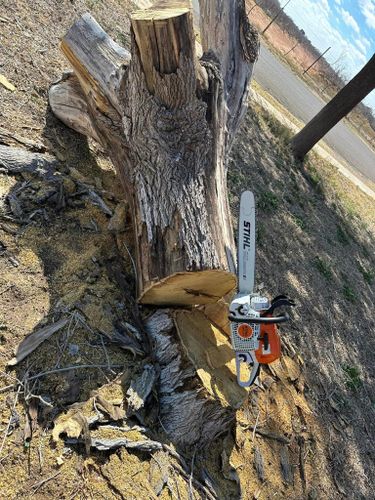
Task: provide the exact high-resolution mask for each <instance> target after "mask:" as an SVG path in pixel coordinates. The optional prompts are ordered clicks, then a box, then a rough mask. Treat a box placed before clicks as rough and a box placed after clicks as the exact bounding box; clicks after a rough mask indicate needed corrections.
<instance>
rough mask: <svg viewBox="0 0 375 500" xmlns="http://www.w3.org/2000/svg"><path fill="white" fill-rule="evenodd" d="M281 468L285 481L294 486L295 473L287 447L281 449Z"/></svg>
mask: <svg viewBox="0 0 375 500" xmlns="http://www.w3.org/2000/svg"><path fill="white" fill-rule="evenodd" d="M280 467H281V474H282V476H283V480H284V481H285V482H286V483H287V484H293V471H292V467H291V465H290V461H289V451H288V447H287V446H283V447H282V448H281V452H280Z"/></svg>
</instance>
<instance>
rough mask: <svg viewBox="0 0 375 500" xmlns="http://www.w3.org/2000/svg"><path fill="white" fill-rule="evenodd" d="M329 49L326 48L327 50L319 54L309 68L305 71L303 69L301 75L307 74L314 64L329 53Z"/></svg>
mask: <svg viewBox="0 0 375 500" xmlns="http://www.w3.org/2000/svg"><path fill="white" fill-rule="evenodd" d="M330 48H331V47H328V49H326V50H325V51H324V52H323V54H320V56H319V57H318V58H317V59H315V61H314V62H313V63H312V64H310V66H309V67H308V68H307V69H305V71H304V72H303V73H302V74H303V75H304V74H305V73H307V72H308V71H309V69H311V68H312V67H313V66H314V64H316V63H317V62H318V61H319V59H321V58H322V57H323V56H324V54H327V52H328V51H329V49H330Z"/></svg>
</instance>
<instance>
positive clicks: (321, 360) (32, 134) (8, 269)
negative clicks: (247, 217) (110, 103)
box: [0, 0, 375, 499]
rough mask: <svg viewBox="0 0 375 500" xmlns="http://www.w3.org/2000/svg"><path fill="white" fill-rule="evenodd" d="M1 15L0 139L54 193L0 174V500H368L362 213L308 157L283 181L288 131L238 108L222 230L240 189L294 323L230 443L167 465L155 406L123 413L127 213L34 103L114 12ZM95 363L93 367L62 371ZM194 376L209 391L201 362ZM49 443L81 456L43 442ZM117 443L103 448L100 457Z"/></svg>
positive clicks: (341, 183)
mask: <svg viewBox="0 0 375 500" xmlns="http://www.w3.org/2000/svg"><path fill="white" fill-rule="evenodd" d="M5 7H6V9H5ZM0 8H1V14H0V18H1V20H0V46H1V51H0V64H1V66H0V72H1V73H2V74H4V75H6V77H7V78H8V79H9V81H11V82H12V83H13V84H14V85H15V86H16V91H15V92H13V93H12V92H9V91H6V90H5V89H3V88H1V87H0V102H1V107H0V119H1V127H2V128H1V129H0V141H1V143H6V144H10V145H18V146H22V147H25V148H27V147H29V148H34V149H35V148H41V149H42V150H46V151H47V152H49V153H50V154H53V155H55V156H56V157H57V159H58V161H59V163H58V165H59V166H58V170H59V175H60V178H61V180H62V182H60V183H58V189H57V187H56V185H55V184H53V183H52V184H51V183H49V182H47V181H46V179H43V178H37V177H35V176H31V175H27V174H23V175H18V176H12V175H7V174H6V173H1V174H0V370H1V371H0V380H1V382H2V383H1V387H0V468H1V478H0V497H1V498H12V499H16V498H31V497H33V498H38V499H45V498H65V499H79V498H80V499H84V498H94V499H99V498H105V499H116V498H155V497H156V496H157V495H159V496H160V498H181V499H182V498H206V497H208V498H225V499H227V498H228V499H229V498H240V496H241V495H242V498H262V499H268V498H276V499H277V498H280V499H281V498H291V499H300V498H309V499H314V498H330V499H335V498H342V497H343V496H347V497H348V498H362V499H367V498H371V496H372V495H373V493H372V492H373V473H374V465H373V464H374V460H375V449H374V443H373V439H372V436H373V435H374V421H375V419H374V408H375V387H374V375H375V374H374V366H375V363H374V340H373V331H374V326H375V324H374V315H373V307H374V300H375V294H374V281H375V256H374V243H375V242H374V239H375V217H374V214H375V210H374V208H375V207H374V202H373V201H372V200H370V199H368V198H367V197H366V196H365V195H364V194H362V193H361V192H360V191H359V190H357V189H355V188H354V187H353V186H352V185H351V184H350V183H349V181H347V180H346V179H344V178H342V177H341V176H340V175H339V174H338V173H337V172H336V171H335V169H334V168H333V167H331V166H330V165H329V164H327V163H324V162H323V161H321V160H319V159H318V158H316V157H314V156H312V157H311V158H310V159H309V160H308V161H307V162H306V164H305V165H304V166H301V165H298V164H295V163H294V161H293V160H292V157H291V155H290V154H289V152H288V149H287V146H286V141H287V139H288V134H289V131H288V130H287V129H285V127H283V126H281V125H280V124H279V123H278V122H277V121H276V120H275V119H274V118H273V117H272V116H270V115H268V114H267V113H266V112H265V111H264V110H262V109H261V108H260V107H258V106H255V107H253V108H252V109H250V110H249V112H248V113H247V115H246V119H245V122H244V125H243V127H242V130H241V132H240V134H239V137H238V140H237V142H236V144H235V146H234V148H233V151H232V158H231V161H230V174H229V181H230V197H231V205H232V208H233V214H234V218H233V223H234V224H235V214H236V211H237V209H238V197H239V194H240V192H241V191H242V190H244V189H246V188H250V189H252V190H253V191H254V192H255V195H256V199H257V204H258V231H257V237H258V255H257V282H258V284H261V283H262V284H263V286H264V291H265V292H267V293H269V294H270V295H274V294H277V293H280V292H284V293H288V294H289V295H290V296H291V297H293V298H295V300H296V301H297V302H298V307H297V308H296V310H295V313H294V317H293V321H292V322H291V324H290V325H288V326H287V327H284V328H283V331H282V334H283V340H284V341H283V352H284V356H283V358H282V360H281V362H280V363H276V364H273V365H271V366H270V369H269V370H264V371H263V373H262V377H261V385H260V386H259V387H255V388H254V389H252V390H251V392H250V394H249V396H248V398H247V399H246V401H245V403H244V405H243V406H242V407H241V409H239V410H238V412H237V415H236V422H235V423H234V424H233V426H232V429H231V432H229V433H228V435H226V436H222V437H221V438H220V439H218V440H216V441H215V442H214V443H213V444H212V446H210V447H209V448H205V449H202V448H200V447H199V445H197V446H196V447H195V449H178V450H175V448H174V443H173V442H171V441H170V439H168V436H166V435H165V433H164V431H163V426H162V422H161V421H160V419H159V418H158V414H157V412H155V410H154V409H155V408H157V404H156V400H155V397H156V396H155V392H152V393H150V394H149V396H148V398H147V400H146V403H145V407H144V408H140V409H139V410H137V411H135V410H134V402H132V400H131V397H130V395H129V394H131V391H130V392H129V388H130V386H131V381H132V380H133V381H134V380H136V379H137V376H138V375H139V373H141V372H142V369H143V368H144V367H145V365H147V364H149V363H150V361H152V351H150V352H149V353H148V354H147V351H148V348H149V346H147V343H145V342H144V341H143V342H142V339H144V336H141V337H140V338H137V333H136V332H137V331H143V328H144V322H143V319H144V317H145V316H146V315H147V311H146V310H143V311H139V310H138V309H137V307H136V306H135V304H134V300H133V296H134V274H133V267H132V263H131V260H130V259H129V254H128V251H127V249H126V247H129V248H130V249H131V229H130V228H129V227H128V226H127V218H126V210H124V203H126V200H123V199H122V194H121V191H120V190H119V185H118V184H119V183H118V182H117V179H116V174H115V173H114V170H113V168H112V166H111V165H110V164H109V163H108V161H107V159H106V155H105V152H103V151H100V150H98V149H96V148H95V147H94V146H93V145H92V144H91V143H87V141H86V140H85V139H83V138H82V137H81V136H79V135H78V134H76V133H73V132H71V131H70V130H68V129H67V128H65V127H64V126H63V125H62V124H61V123H59V122H58V121H57V120H56V119H55V118H54V117H53V116H52V115H51V113H50V111H49V109H48V106H47V97H46V96H47V90H48V87H49V85H50V83H51V82H52V81H53V80H54V79H55V78H56V77H58V76H59V75H60V73H61V71H62V70H63V69H64V67H65V62H64V60H63V57H62V55H61V54H60V52H59V49H58V42H59V38H60V37H61V36H62V35H63V34H64V33H65V32H66V30H67V29H68V28H69V26H70V25H71V24H72V22H73V21H74V19H75V18H76V17H77V16H78V15H80V14H81V13H82V12H85V11H86V10H89V11H91V13H92V14H93V15H94V16H95V17H96V18H97V19H98V21H99V22H100V23H101V24H102V25H103V26H104V28H105V29H106V30H107V31H108V33H109V34H111V35H112V36H113V37H114V38H115V39H116V40H117V41H118V42H119V43H123V44H126V43H127V41H128V34H127V30H128V26H129V23H128V16H127V9H128V8H129V5H128V4H127V2H124V1H120V0H119V1H115V0H112V1H110V2H109V1H106V2H104V1H101V0H86V1H83V0H81V1H72V2H70V1H68V0H64V1H61V2H58V3H57V2H48V1H42V0H39V1H37V2H34V3H33V5H32V7H31V5H30V4H29V2H25V1H15V2H13V3H12V4H11V5H9V3H8V2H5V1H4V0H0ZM3 12H4V14H3ZM12 136H13V137H17V138H18V141H21V142H24V143H26V144H20V143H19V142H17V139H16V140H15V139H14V138H13V139H12ZM22 138H26V139H27V140H26V141H24V139H22ZM28 141H33V142H34V144H31V145H30V143H29V144H28V145H27V142H28ZM35 143H38V144H39V146H38V145H35ZM90 189H91V190H94V191H95V192H96V193H97V194H98V195H99V196H100V197H101V199H102V200H103V201H104V203H105V204H106V206H107V208H109V210H110V211H111V212H112V213H114V214H115V217H111V216H110V215H109V214H108V212H107V213H105V210H104V212H103V206H102V207H99V206H97V204H93V202H92V198H91V199H90V197H89V196H88V191H89V190H90ZM11 200H13V201H11ZM14 200H16V202H17V203H15V202H14ZM125 245H126V246H125ZM61 318H66V319H67V320H68V322H67V324H66V325H65V326H64V327H63V328H61V329H60V330H59V331H58V332H56V333H55V334H53V335H52V337H51V338H50V339H49V340H47V341H46V342H44V343H43V344H41V345H40V346H39V347H38V349H36V350H35V351H34V352H33V353H32V354H31V355H30V356H28V357H27V358H26V359H25V360H24V361H23V362H21V363H20V364H19V365H17V367H16V368H15V369H12V370H9V369H8V368H7V366H6V365H7V362H8V361H9V360H10V359H11V358H12V356H13V349H14V348H15V347H16V346H17V344H18V343H19V342H20V341H21V340H22V339H24V338H25V336H26V335H27V334H30V333H31V332H33V331H37V330H39V329H40V328H41V327H43V326H46V325H50V324H52V322H54V321H55V322H56V321H58V320H59V319H61ZM150 356H151V358H150ZM92 364H93V365H96V366H100V368H98V367H88V368H78V367H77V368H75V369H72V367H74V366H83V365H84V366H88V365H92ZM60 369H67V370H66V371H56V370H60ZM51 370H53V371H55V372H54V373H52V374H46V375H45V372H47V371H51ZM202 370H203V371H204V375H205V377H206V378H207V379H209V378H210V377H211V376H212V373H213V368H212V366H211V367H210V365H209V363H206V365H205V366H204V369H202ZM16 379H18V381H20V382H21V384H20V383H19V382H17V380H16ZM13 384H14V385H13ZM36 396H38V397H36ZM39 396H40V397H41V398H42V399H40V398H39ZM66 412H68V414H67V416H65V414H66ZM83 416H86V417H87V418H88V419H89V427H90V428H87V425H85V422H86V421H85V419H83ZM54 422H55V424H54ZM54 426H55V427H54ZM64 429H65V430H66V431H67V432H68V433H71V434H72V435H74V434H76V435H77V432H78V435H79V436H80V439H79V442H78V443H77V442H70V443H69V442H64V440H63V439H58V438H57V436H56V434H58V433H59V431H60V430H61V432H62V431H63V430H64ZM77 429H78V431H77ZM53 430H54V434H55V437H56V442H55V441H54V440H53V438H52V433H53ZM61 437H63V436H61ZM120 438H121V439H122V440H123V444H122V446H119V445H118V444H117V445H116V446H118V447H117V449H116V450H112V451H108V450H107V451H103V450H102V451H101V450H100V449H98V448H100V441H101V442H103V440H112V442H113V440H115V441H116V442H117V443H118V442H119V441H118V440H119V439H120ZM124 438H125V440H126V443H125V442H124ZM72 439H74V438H72ZM129 443H130V444H129ZM134 443H136V444H134ZM140 443H141V444H140ZM107 444H108V441H107ZM90 445H91V446H90ZM131 446H135V448H133V449H131Z"/></svg>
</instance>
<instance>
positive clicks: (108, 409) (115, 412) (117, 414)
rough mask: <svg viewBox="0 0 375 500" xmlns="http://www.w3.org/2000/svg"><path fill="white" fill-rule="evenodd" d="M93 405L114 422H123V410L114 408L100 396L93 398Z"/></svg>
mask: <svg viewBox="0 0 375 500" xmlns="http://www.w3.org/2000/svg"><path fill="white" fill-rule="evenodd" d="M95 404H96V406H97V407H98V409H99V410H100V411H102V412H104V413H106V414H107V415H108V416H109V418H110V419H111V420H113V421H115V422H117V421H118V420H123V418H124V417H125V410H123V408H121V407H120V406H115V405H114V404H113V403H111V402H110V401H107V400H106V399H105V398H103V396H101V395H100V394H98V395H97V396H96V397H95Z"/></svg>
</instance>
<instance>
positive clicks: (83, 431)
mask: <svg viewBox="0 0 375 500" xmlns="http://www.w3.org/2000/svg"><path fill="white" fill-rule="evenodd" d="M60 434H66V435H67V437H68V438H74V439H78V438H79V437H81V438H82V440H83V442H84V444H85V448H86V453H87V454H89V452H90V447H91V435H90V430H89V425H88V421H87V418H86V417H85V416H84V415H83V414H82V413H81V412H80V411H77V410H72V411H70V412H68V413H66V414H65V415H60V416H59V417H58V418H57V419H56V420H55V427H54V428H53V431H52V439H53V440H54V441H55V442H58V440H59V438H60Z"/></svg>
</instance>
